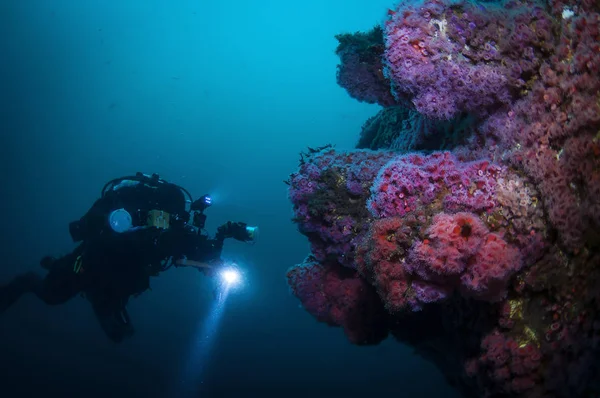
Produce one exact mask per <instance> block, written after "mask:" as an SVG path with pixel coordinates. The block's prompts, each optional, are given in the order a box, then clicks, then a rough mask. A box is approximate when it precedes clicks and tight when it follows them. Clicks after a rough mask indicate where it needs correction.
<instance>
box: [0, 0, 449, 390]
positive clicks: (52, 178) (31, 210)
mask: <svg viewBox="0 0 600 398" xmlns="http://www.w3.org/2000/svg"><path fill="white" fill-rule="evenodd" d="M393 5H394V2H391V1H386V0H370V1H364V0H350V1H349V0H327V1H322V0H305V1H302V2H289V1H280V0H263V1H254V2H249V1H239V0H234V1H229V2H220V1H188V0H186V1H183V0H178V1H170V2H168V1H156V0H154V1H150V0H148V1H141V0H130V1H97V0H89V1H85V2H84V1H75V0H20V1H13V0H5V1H2V2H0V115H1V119H0V137H1V142H0V145H1V147H2V152H1V153H2V155H1V156H0V159H1V162H2V164H1V168H0V173H1V175H2V184H0V187H1V188H0V189H1V190H2V191H1V194H2V200H1V203H2V208H1V209H0V210H1V211H2V213H1V214H2V225H3V239H2V244H1V245H0V250H1V251H0V258H1V259H2V267H1V268H0V283H4V282H7V281H8V280H9V279H10V278H12V277H13V276H15V275H16V274H18V273H20V272H23V271H27V270H37V271H39V272H42V270H41V268H39V266H38V262H39V260H40V258H41V257H42V256H44V255H46V254H52V255H61V254H65V253H67V252H69V251H70V250H71V249H72V248H73V247H74V245H73V243H72V242H71V240H70V237H69V234H68V228H67V225H68V223H69V222H70V221H72V220H75V219H77V218H79V217H80V216H81V215H82V214H83V213H84V212H85V211H86V210H87V209H88V208H89V206H90V205H91V204H92V203H93V201H94V200H95V199H96V198H97V197H98V195H99V192H100V189H101V187H102V186H103V185H104V183H105V182H106V181H108V180H109V179H112V178H114V177H118V176H121V175H127V174H131V173H135V172H136V171H143V172H146V173H153V172H156V173H159V174H160V175H161V176H162V177H164V178H166V179H167V180H169V181H171V182H174V183H177V184H181V185H183V186H184V187H186V188H187V189H188V190H190V191H191V192H192V194H193V195H194V196H199V195H202V194H204V193H207V192H208V193H211V194H212V195H213V197H214V199H215V204H214V206H213V207H212V208H211V209H209V211H208V215H209V219H208V225H207V226H208V228H209V230H211V231H214V229H215V228H216V226H218V225H220V224H221V223H222V222H224V221H226V220H234V221H237V220H241V221H246V222H248V223H251V224H257V225H259V226H260V228H261V237H260V241H259V243H258V244H256V245H254V246H249V245H245V244H242V243H238V242H228V243H227V244H226V247H225V251H224V256H225V257H230V258H234V259H236V260H238V261H239V262H240V264H242V266H243V267H244V269H245V271H246V278H247V279H246V284H245V285H244V288H243V289H242V290H240V291H238V292H237V293H235V294H233V295H231V296H230V297H229V299H228V302H227V303H226V307H225V309H224V313H223V316H222V318H221V319H220V321H219V322H217V324H216V327H215V329H214V330H215V336H214V340H213V341H212V344H211V345H210V351H208V352H204V353H203V354H201V355H199V354H197V353H195V352H194V349H193V347H194V346H195V343H196V341H197V340H198V338H199V335H200V334H201V331H202V330H204V329H203V328H205V327H206V325H207V322H208V321H209V320H210V314H211V308H212V306H213V304H214V302H213V298H212V294H211V288H212V287H211V281H210V280H208V279H207V278H206V277H204V276H202V275H201V274H200V273H198V272H196V271H195V270H191V269H172V270H170V271H168V272H166V273H164V274H162V275H161V276H160V277H159V278H155V279H153V281H152V290H151V291H148V292H146V293H145V294H144V295H142V296H141V297H139V298H136V299H134V300H132V301H131V302H130V305H129V312H130V315H131V316H132V319H133V322H134V325H135V327H136V330H137V331H136V335H135V337H134V338H133V339H131V340H128V341H127V342H125V343H123V344H121V345H115V344H112V343H111V342H110V341H108V340H107V339H106V337H105V336H104V334H103V332H102V331H101V329H100V328H99V326H98V325H97V323H96V319H95V318H94V316H93V313H92V311H91V309H90V308H89V304H88V303H87V302H86V301H85V300H84V299H82V298H79V297H78V298H75V299H73V300H72V301H70V302H69V303H67V304H65V305H62V306H59V307H48V306H46V305H44V304H43V303H41V302H39V301H37V300H36V299H35V298H34V297H29V296H27V297H24V298H23V299H22V300H21V301H19V302H18V303H17V304H16V305H15V306H14V307H13V308H11V309H10V311H8V312H7V313H6V314H4V315H3V316H2V317H1V318H0V381H1V384H0V396H2V397H30V396H31V397H33V396H40V395H41V394H49V395H50V396H58V395H59V394H62V396H63V397H106V396H113V397H122V396H123V397H124V396H144V397H146V398H150V397H174V396H180V395H181V394H182V393H181V392H180V390H179V389H178V383H179V381H180V379H181V378H182V375H183V374H184V373H185V372H186V364H189V363H191V362H190V361H192V362H193V361H196V362H198V361H200V362H202V368H203V369H204V371H203V372H202V374H197V375H196V376H197V377H198V380H199V381H202V384H201V387H202V391H203V393H202V395H201V396H204V397H246V396H248V397H251V396H252V397H253V396H259V394H261V395H262V394H271V393H273V394H278V395H277V396H280V397H295V396H307V397H308V396H312V397H346V398H351V397H365V396H367V395H368V396H375V395H378V394H389V393H393V394H394V396H397V397H401V396H407V397H408V396H417V395H418V396H427V397H452V396H455V393H454V392H453V391H452V390H451V389H450V387H448V386H447V385H446V384H445V382H444V380H443V378H442V376H441V375H440V373H439V372H438V371H437V370H436V369H435V368H434V367H433V366H432V365H431V364H429V363H427V362H425V361H424V360H422V359H421V358H419V357H417V356H415V355H413V353H412V352H411V349H410V348H408V347H405V346H403V345H400V344H398V343H396V342H394V341H392V340H388V341H386V342H384V343H382V344H381V345H379V346H376V347H354V346H351V345H350V344H349V343H348V342H347V341H346V340H345V337H344V336H343V332H342V330H341V329H334V328H329V327H327V326H325V325H323V324H319V323H317V322H316V321H315V320H314V319H313V318H312V317H310V316H309V315H308V314H307V313H305V312H304V311H303V310H302V309H301V308H298V301H297V300H296V299H295V298H294V297H292V296H291V295H290V294H289V292H288V288H287V285H286V283H285V278H284V276H285V271H286V269H287V268H288V267H289V266H291V265H293V264H295V263H298V262H301V261H302V259H303V258H304V256H305V255H306V254H307V253H308V243H307V240H306V238H305V237H303V236H302V235H300V234H299V233H298V232H297V231H296V227H295V225H294V224H292V222H291V221H290V218H291V204H290V203H289V201H288V200H287V197H286V185H284V184H283V182H282V181H283V180H284V179H286V178H287V175H288V174H289V173H290V172H293V171H294V170H295V168H296V167H297V162H298V153H299V152H300V151H301V150H303V149H305V148H306V147H307V146H319V145H324V144H327V143H332V144H335V145H336V146H337V148H340V149H350V148H352V147H353V146H354V144H355V143H356V141H357V140H358V135H359V132H360V127H361V125H362V123H363V122H364V121H365V120H366V119H367V118H368V117H370V116H372V115H374V114H375V113H376V112H377V110H378V107H376V106H373V105H366V104H361V103H358V102H357V101H355V100H353V99H351V98H350V97H349V96H348V95H347V94H346V92H345V91H344V90H343V89H342V88H340V87H338V86H337V85H336V82H335V70H336V69H335V67H336V64H337V62H338V59H337V57H336V55H335V54H334V50H335V47H336V45H337V42H336V40H335V39H334V35H335V34H337V33H341V32H354V31H357V30H363V31H365V30H368V29H370V28H371V27H372V26H373V25H374V24H376V23H378V22H380V21H381V19H382V18H383V17H384V15H385V11H386V10H387V8H388V7H392V6H393ZM187 371H189V369H188V370H187ZM192 373H193V372H192ZM181 396H182V395H181Z"/></svg>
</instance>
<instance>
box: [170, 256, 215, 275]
mask: <svg viewBox="0 0 600 398" xmlns="http://www.w3.org/2000/svg"><path fill="white" fill-rule="evenodd" d="M175 265H177V266H180V267H193V268H196V269H197V270H198V271H200V272H202V273H203V274H204V275H206V276H214V275H215V273H216V270H217V269H218V268H220V267H221V266H222V265H223V261H222V260H213V261H209V262H203V261H195V260H189V259H187V258H183V259H180V260H177V261H176V262H175Z"/></svg>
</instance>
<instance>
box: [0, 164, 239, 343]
mask: <svg viewBox="0 0 600 398" xmlns="http://www.w3.org/2000/svg"><path fill="white" fill-rule="evenodd" d="M127 178H129V180H127V181H133V182H134V184H132V185H130V186H123V187H120V188H118V189H115V187H116V186H117V183H120V182H122V181H123V179H117V180H113V182H114V184H112V185H111V186H110V188H111V189H109V190H106V187H105V190H103V192H102V197H101V198H100V199H98V200H97V201H96V202H95V203H94V205H93V206H92V208H91V209H90V210H89V211H88V213H86V215H85V216H84V217H82V218H81V219H80V220H79V221H77V222H74V223H71V225H70V230H71V235H72V236H73V238H74V240H75V241H81V243H80V244H79V245H78V246H77V247H76V248H75V250H73V252H72V253H70V254H67V255H66V256H63V257H61V258H58V259H54V258H51V257H45V258H44V259H42V261H41V265H42V267H44V268H46V269H47V270H48V274H47V275H46V276H45V277H44V278H42V277H40V276H39V275H37V274H35V273H33V272H29V273H26V274H23V275H20V276H17V277H16V278H15V279H13V280H12V281H11V282H10V283H9V284H8V285H6V286H3V287H1V288H0V313H1V312H3V311H4V310H6V309H7V308H8V307H10V305H12V304H13V303H14V302H16V301H17V300H18V298H19V297H20V296H21V295H22V294H23V293H26V292H32V293H34V294H35V295H36V296H37V297H39V298H40V299H41V300H42V301H44V302H45V303H47V304H51V305H56V304H62V303H65V302H66V301H68V300H69V299H71V298H72V297H74V296H75V295H77V294H79V293H82V294H83V295H84V296H85V297H86V298H87V299H88V300H89V301H90V303H91V304H92V307H93V309H94V313H95V314H96V317H97V318H98V320H99V322H100V325H101V326H102V328H103V330H104V331H105V332H106V334H107V336H108V337H109V338H110V339H111V340H113V341H115V342H120V341H122V340H123V339H124V338H125V337H128V336H130V335H131V334H132V333H133V328H132V326H131V322H130V320H129V316H128V314H127V311H126V305H127V301H128V299H129V297H131V296H132V295H137V294H141V293H142V292H144V291H145V290H146V289H148V287H149V282H150V277H151V276H154V275H158V273H160V272H161V271H164V270H165V269H167V268H168V267H170V266H171V265H178V264H177V262H178V260H181V259H183V258H186V259H189V260H192V261H195V262H198V263H202V264H207V263H213V264H215V265H216V266H218V262H219V260H220V256H221V251H222V248H223V241H224V239H226V238H234V239H237V240H241V241H249V240H251V237H250V236H249V235H248V233H247V231H246V224H243V223H231V222H228V223H226V224H224V225H223V226H221V227H219V229H218V232H217V234H216V236H215V237H214V238H210V237H209V236H208V235H206V234H204V233H202V229H203V227H204V221H205V216H204V214H203V210H204V207H201V208H200V209H199V210H200V211H199V212H197V213H196V215H198V216H199V217H194V220H195V222H193V223H188V221H189V220H190V213H189V212H187V211H186V200H185V196H184V193H186V194H187V191H185V190H183V189H182V188H180V187H178V186H177V185H174V184H170V183H167V182H164V181H162V180H159V179H158V176H153V178H148V177H147V176H144V175H141V174H140V173H138V175H137V176H136V177H127ZM124 179H125V177H124ZM107 186H108V184H107ZM195 203H196V202H194V204H195ZM116 209H125V210H127V212H128V213H129V214H130V215H131V219H132V225H133V226H137V229H133V230H130V231H129V232H125V233H116V232H114V231H113V230H112V229H111V227H110V224H109V222H108V221H107V220H108V215H109V214H110V213H111V212H112V211H114V210H116ZM192 210H194V205H192ZM196 210H198V208H197V207H196ZM157 212H158V213H157ZM151 213H154V214H160V215H162V216H164V215H165V214H166V215H167V216H168V219H169V220H168V224H169V225H168V227H166V228H165V224H164V222H158V223H157V222H150V221H149V220H150V219H151V218H152V217H151V216H150V214H151ZM161 220H164V218H161ZM197 220H199V221H197ZM149 224H150V225H149ZM194 224H196V225H194ZM197 224H200V225H197ZM156 225H160V227H157V226H156ZM180 264H181V263H180ZM199 269H203V268H199Z"/></svg>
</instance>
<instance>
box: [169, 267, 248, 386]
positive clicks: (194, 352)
mask: <svg viewBox="0 0 600 398" xmlns="http://www.w3.org/2000/svg"><path fill="white" fill-rule="evenodd" d="M217 284H218V285H217V288H216V289H215V291H214V302H213V304H212V306H211V309H210V312H209V313H208V315H207V317H206V318H205V319H203V320H201V322H200V323H199V325H198V327H197V333H196V335H195V337H194V340H193V341H192V342H191V345H190V348H189V351H188V354H189V356H188V359H187V363H186V365H185V366H184V368H183V372H182V375H181V378H180V380H179V383H178V384H177V388H175V391H174V393H173V394H172V396H173V397H197V396H199V395H200V394H202V392H203V390H204V377H205V375H206V369H207V367H208V366H209V364H210V363H209V362H210V354H211V351H212V348H213V346H214V342H215V339H216V337H217V336H218V332H219V329H220V328H219V326H220V323H221V319H222V317H223V313H224V310H225V305H226V303H227V298H228V297H229V294H230V293H231V291H232V290H235V288H237V287H240V286H241V284H242V274H241V272H240V271H239V270H238V269H237V267H236V266H228V267H225V268H223V270H221V271H220V273H219V275H218V282H217Z"/></svg>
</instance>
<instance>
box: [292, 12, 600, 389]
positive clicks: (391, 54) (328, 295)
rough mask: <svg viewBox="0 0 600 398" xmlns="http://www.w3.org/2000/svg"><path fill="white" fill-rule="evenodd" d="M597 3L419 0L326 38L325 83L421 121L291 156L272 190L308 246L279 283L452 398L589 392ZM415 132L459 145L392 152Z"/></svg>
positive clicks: (597, 356) (598, 100) (599, 95)
mask: <svg viewBox="0 0 600 398" xmlns="http://www.w3.org/2000/svg"><path fill="white" fill-rule="evenodd" d="M599 7H600V4H599V3H597V2H592V1H590V0H584V1H580V2H572V3H564V2H562V3H561V2H557V1H553V2H551V3H542V2H531V1H521V2H519V1H502V2H496V3H489V2H486V3H481V4H478V3H474V2H464V1H452V2H448V4H446V3H444V2H441V1H435V0H433V1H432V0H428V1H424V2H421V3H419V4H415V3H414V2H411V3H401V4H400V5H399V6H398V7H397V8H396V9H394V10H390V11H389V12H388V17H387V20H386V22H385V23H383V24H382V26H381V27H379V28H378V29H379V30H376V31H375V32H374V33H371V34H355V37H351V36H352V35H345V36H338V39H339V40H340V43H341V46H340V47H339V48H338V54H339V55H340V59H341V61H342V65H341V66H340V68H339V70H338V83H340V85H342V87H344V88H345V89H346V90H347V91H348V92H349V93H350V94H351V95H352V96H353V97H354V98H356V99H358V100H363V101H367V102H371V103H374V102H376V103H379V104H380V105H382V106H385V107H390V108H388V109H395V108H398V107H406V109H408V110H409V111H408V112H404V111H398V112H392V113H393V114H394V115H400V116H401V115H404V114H406V115H409V114H410V115H413V116H414V114H415V113H418V114H419V115H420V116H419V117H421V118H423V119H422V120H423V122H422V123H419V124H418V128H414V126H412V125H411V124H410V123H403V122H402V121H401V120H397V118H395V119H394V120H393V123H389V124H387V125H386V126H379V127H378V132H377V131H376V132H373V131H369V133H368V134H363V135H362V137H361V142H360V146H362V147H376V148H382V149H380V150H378V151H370V150H356V151H335V150H333V149H332V148H331V147H329V146H328V147H325V148H321V149H318V150H314V149H311V150H310V151H309V153H307V154H303V156H302V158H301V164H300V168H299V169H298V170H297V171H296V172H295V173H293V174H292V175H291V177H290V180H289V181H288V183H289V185H290V188H289V194H290V199H291V201H292V203H293V206H294V215H295V217H294V221H295V222H296V223H297V224H298V227H299V230H300V232H301V233H303V234H304V235H305V236H306V237H307V238H308V240H309V242H310V244H311V251H312V253H311V254H310V255H309V256H308V257H307V258H306V259H305V261H304V263H302V264H300V265H297V266H295V267H292V268H291V269H290V270H289V271H288V275H287V276H288V283H289V285H290V287H291V290H292V293H293V294H294V295H295V296H296V297H298V299H300V301H301V302H302V303H303V305H304V307H305V309H306V310H307V311H308V312H310V313H311V314H312V315H313V316H314V317H316V318H317V319H318V320H319V321H322V322H325V323H327V324H329V325H332V326H339V327H341V328H343V330H344V331H345V333H346V336H347V337H348V338H349V340H350V341H351V342H352V343H354V344H377V343H379V342H380V341H382V340H383V339H385V338H386V337H387V336H389V335H392V336H393V337H394V338H396V339H398V340H400V341H402V342H404V343H407V344H410V345H412V346H414V347H415V349H416V350H417V352H420V353H422V355H423V356H424V357H426V358H427V359H428V360H431V361H432V362H434V363H435V364H436V365H437V366H438V367H439V368H440V369H441V370H442V372H443V373H444V374H445V375H446V377H447V378H448V380H449V382H451V383H452V385H454V386H456V387H457V388H458V389H459V390H460V391H461V392H462V393H463V394H464V395H465V396H469V397H471V396H472V397H480V396H487V397H512V396H516V397H588V396H591V395H590V394H592V393H593V392H594V391H598V390H596V389H597V388H598V387H600V385H595V383H598V384H600V312H599V311H600V142H599V141H600V77H599V76H600V13H599ZM381 32H383V34H380V33H381ZM353 52H356V54H354V53H353ZM380 71H381V72H382V73H383V74H379V72H380ZM392 97H393V98H394V100H391V99H390V98H392ZM465 118H467V119H468V120H469V126H468V128H464V127H461V125H460V124H461V123H462V121H464V120H467V119H465ZM382 120H383V119H382ZM428 120H429V121H431V122H429V121H428ZM436 120H437V121H440V120H443V123H444V124H443V125H439V124H437V125H436V124H435V123H437V122H436ZM453 123H454V124H455V126H454V127H453V126H452V125H453ZM413 124H414V123H413ZM403 125H406V126H407V128H406V129H403V127H402V126H403ZM433 125H436V126H446V127H444V128H440V129H438V131H436V133H435V134H436V136H435V140H436V141H435V142H439V143H440V147H439V148H440V149H441V148H442V147H444V148H448V146H447V145H446V146H443V145H442V143H444V142H445V141H444V140H445V138H444V137H443V134H444V132H445V131H446V132H448V134H452V141H453V142H457V143H459V144H457V145H460V146H453V147H452V149H451V151H441V150H436V149H435V148H433V149H432V148H431V145H420V147H421V148H425V147H427V148H428V151H427V152H419V153H407V152H404V151H405V149H403V148H409V147H410V146H409V145H404V146H402V145H396V144H394V142H396V143H397V142H409V143H410V142H423V139H427V137H430V135H428V134H427V132H426V131H422V130H423V129H426V128H427V126H433ZM411 126H412V127H411ZM379 132H382V133H381V136H380V134H379ZM460 133H462V134H464V136H463V137H460V139H458V138H457V137H456V135H457V134H460ZM383 135H385V137H383ZM411 135H415V138H411ZM417 135H418V137H417ZM403 136H406V138H402V137H403ZM449 139H450V138H449V137H448V139H447V140H446V142H447V141H448V140H449ZM368 140H373V143H371V144H370V143H369V142H367V141H368ZM375 142H376V144H374V143H375ZM385 143H389V145H390V148H389V149H385V145H384V144H385Z"/></svg>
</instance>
